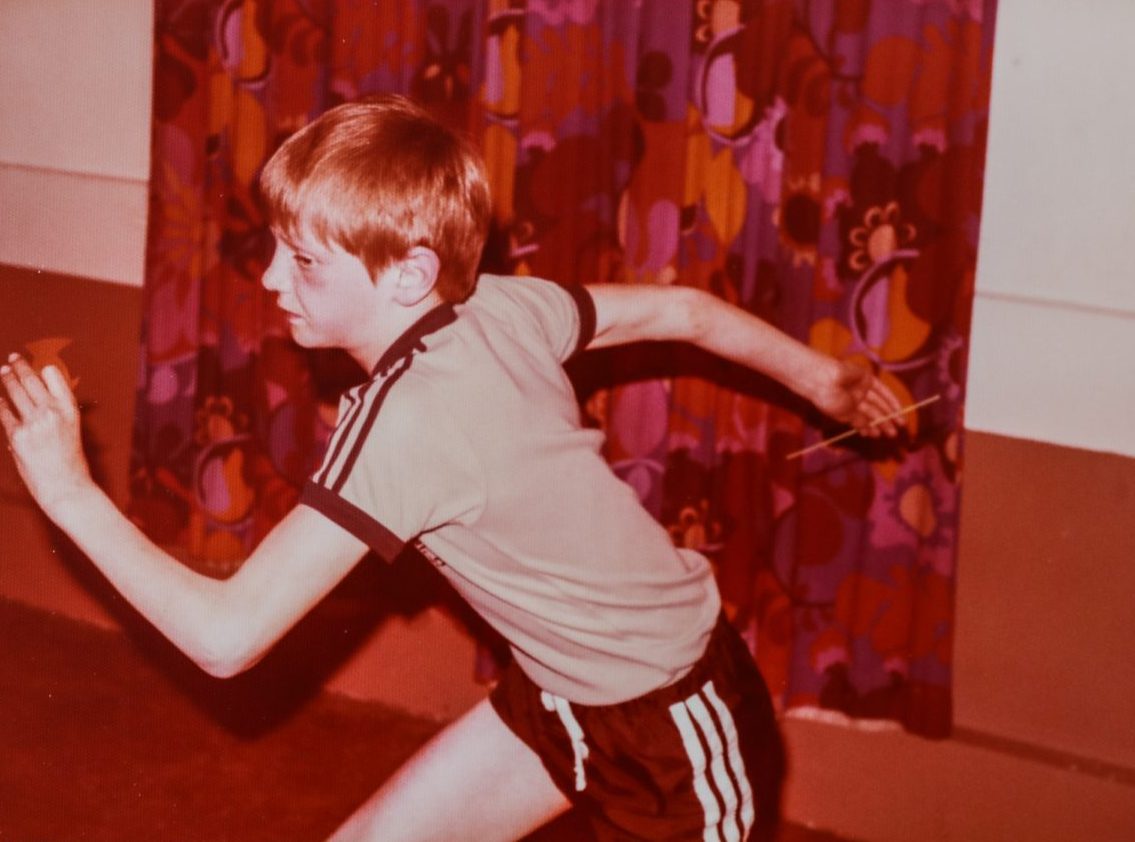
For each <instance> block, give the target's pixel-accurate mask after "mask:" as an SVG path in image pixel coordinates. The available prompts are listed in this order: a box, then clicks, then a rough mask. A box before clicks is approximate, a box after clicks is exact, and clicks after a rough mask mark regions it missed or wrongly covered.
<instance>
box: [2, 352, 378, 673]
mask: <svg viewBox="0 0 1135 842" xmlns="http://www.w3.org/2000/svg"><path fill="white" fill-rule="evenodd" d="M0 381H2V382H3V385H4V389H5V391H6V393H7V396H8V397H7V400H4V399H3V398H2V397H0V424H2V426H3V429H4V433H5V435H6V437H7V439H8V446H9V449H10V450H11V452H12V456H13V458H14V459H15V462H16V467H17V469H18V470H19V472H20V476H21V477H22V478H23V480H24V482H25V484H26V485H27V487H28V490H29V491H30V492H31V494H32V496H33V497H34V498H35V499H36V501H37V502H38V503H39V505H40V506H41V508H42V509H43V510H44V512H45V513H46V514H47V516H48V517H50V518H51V520H53V521H54V522H55V523H56V525H57V526H59V527H60V528H61V529H62V530H63V531H64V532H65V533H66V534H67V535H68V536H69V537H70V538H71V539H72V540H73V541H74V542H75V543H76V545H78V547H79V548H80V549H81V550H82V551H83V552H84V553H85V554H86V555H87V556H88V557H89V558H90V559H91V560H92V561H93V562H94V564H95V566H97V567H98V568H99V570H100V571H102V573H103V574H104V575H105V576H106V577H107V579H109V580H110V582H111V584H113V585H114V586H115V588H117V589H118V591H119V592H120V593H121V594H122V595H123V596H124V597H125V598H126V599H127V601H129V602H130V603H131V604H132V605H133V606H134V607H135V608H137V609H138V610H139V611H140V612H141V613H142V615H143V616H145V617H146V619H148V620H149V621H150V622H151V623H153V624H154V625H155V626H156V627H157V628H158V629H159V631H161V632H162V633H163V634H164V635H165V636H166V637H168V638H169V639H170V640H171V641H172V642H173V643H174V644H175V645H176V646H177V647H178V648H179V649H181V650H182V651H183V652H185V654H186V655H188V656H189V657H190V658H192V659H193V660H194V661H195V662H196V663H197V664H198V665H199V666H200V667H201V668H202V669H204V670H206V671H207V672H209V673H211V674H212V675H216V676H219V677H227V676H231V675H234V674H236V673H238V672H240V671H242V670H243V669H245V668H247V667H249V666H251V665H252V664H254V663H255V662H256V661H257V660H259V659H260V657H261V656H262V655H263V654H264V653H265V652H266V651H267V650H268V649H269V648H270V647H271V646H272V644H273V643H275V642H276V641H277V640H278V639H279V638H280V637H282V636H283V634H284V633H285V632H286V631H287V630H288V629H289V628H291V626H293V625H294V624H295V623H296V621H298V620H299V618H300V617H302V616H303V615H304V614H305V613H307V611H308V610H309V609H310V608H311V607H312V606H314V605H315V603H317V602H318V601H319V600H320V599H322V597H323V596H324V595H326V594H327V592H328V591H330V590H331V588H332V587H334V586H335V584H336V583H337V582H338V581H339V580H340V579H342V578H343V577H344V576H345V575H346V574H347V572H348V571H350V569H351V568H352V567H353V566H354V565H355V563H356V562H357V561H358V560H359V559H360V558H361V557H362V556H363V554H364V553H365V551H366V545H365V544H363V543H362V542H361V541H359V540H358V539H357V538H355V537H354V536H353V535H351V534H350V533H349V532H347V531H346V530H344V529H343V528H341V527H340V526H338V525H336V524H335V523H333V522H332V521H330V520H328V519H327V518H325V517H323V516H322V515H321V514H319V513H318V512H316V511H315V510H313V509H310V508H308V507H306V506H299V507H297V508H296V509H294V510H293V511H292V512H291V513H290V514H289V515H288V516H287V517H286V518H285V519H284V520H283V521H281V522H280V524H279V525H278V526H277V527H276V528H275V529H274V530H273V531H272V532H271V533H270V534H269V535H268V536H267V537H266V538H265V539H264V540H263V541H262V542H261V543H260V546H258V547H257V548H256V550H255V552H254V553H253V554H252V556H251V557H250V558H249V559H248V560H247V561H246V562H245V563H244V565H243V566H242V567H241V569H240V570H239V571H238V572H237V573H236V574H235V575H234V576H232V577H231V578H229V579H227V580H224V581H219V580H216V579H211V578H209V577H207V576H202V575H200V574H197V573H194V572H193V571H192V570H190V569H189V568H187V567H185V566H184V565H182V564H181V563H179V562H177V561H175V560H174V559H173V558H172V557H170V556H169V555H167V554H166V553H164V552H162V551H161V550H160V549H159V548H158V547H157V546H155V545H154V544H153V543H152V542H150V540H149V539H148V538H146V536H145V535H143V534H142V532H141V531H140V530H139V529H138V528H137V527H136V526H135V525H134V524H133V523H131V522H130V521H129V520H128V519H127V518H126V517H125V516H124V515H123V514H122V513H121V512H120V511H118V509H117V508H116V507H115V506H114V504H113V503H112V502H111V500H110V498H108V497H107V496H106V494H105V493H103V491H102V489H100V488H99V487H98V486H97V485H95V483H94V482H93V481H92V480H91V477H90V473H89V471H88V469H87V463H86V459H85V457H84V456H83V452H82V446H81V443H80V432H79V411H78V407H77V406H76V404H75V398H74V396H73V395H72V393H71V389H70V387H69V386H68V384H67V382H66V380H65V379H64V377H63V375H62V374H60V372H59V370H58V369H57V368H54V367H52V366H49V367H47V368H45V369H44V370H43V373H42V375H40V374H37V373H36V372H35V371H34V370H33V369H32V368H31V366H29V365H28V364H27V362H26V361H24V360H23V359H21V358H19V357H15V356H13V357H12V358H10V359H9V361H8V363H7V364H6V365H4V366H3V367H2V368H0Z"/></svg>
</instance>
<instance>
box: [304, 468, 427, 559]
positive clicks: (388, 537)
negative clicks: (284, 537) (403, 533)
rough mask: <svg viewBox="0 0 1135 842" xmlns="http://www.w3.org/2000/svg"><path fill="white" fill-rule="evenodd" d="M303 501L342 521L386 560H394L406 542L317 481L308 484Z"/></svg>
mask: <svg viewBox="0 0 1135 842" xmlns="http://www.w3.org/2000/svg"><path fill="white" fill-rule="evenodd" d="M299 501H300V503H301V504H303V505H305V506H308V507H310V508H312V509H315V510H316V511H317V512H319V513H320V514H322V515H324V516H325V517H327V518H329V519H331V520H332V521H334V522H335V523H337V524H339V526H341V527H343V528H344V529H346V530H347V531H348V532H350V533H351V534H352V535H354V536H355V537H356V538H358V539H359V540H360V541H362V542H363V543H364V544H366V545H367V546H368V547H370V548H371V549H372V550H374V551H375V552H376V553H378V554H379V555H380V556H381V557H382V558H383V559H384V560H386V561H393V560H394V557H395V556H397V555H398V554H399V553H400V552H402V548H403V547H404V546H405V545H406V542H405V541H403V540H402V539H400V538H399V537H398V536H397V535H395V534H394V533H393V532H391V531H390V530H389V529H387V528H386V527H385V526H383V525H382V524H381V523H379V522H378V521H377V520H375V519H374V518H373V517H371V516H370V515H369V514H367V513H366V512H364V511H363V510H362V509H360V508H359V507H358V506H356V505H354V504H353V503H351V502H350V501H348V500H344V499H343V498H342V497H340V496H339V495H338V494H336V493H335V492H333V491H329V490H327V489H326V488H324V487H323V486H322V485H319V484H317V483H315V482H311V481H309V482H308V483H307V484H306V485H305V486H304V488H303V491H302V492H301V493H300V500H299Z"/></svg>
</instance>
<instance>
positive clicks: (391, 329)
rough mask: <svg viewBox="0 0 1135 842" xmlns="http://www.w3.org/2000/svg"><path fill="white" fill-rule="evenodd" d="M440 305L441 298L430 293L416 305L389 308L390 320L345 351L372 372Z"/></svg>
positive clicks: (434, 293)
mask: <svg viewBox="0 0 1135 842" xmlns="http://www.w3.org/2000/svg"><path fill="white" fill-rule="evenodd" d="M441 303H443V302H442V299H441V296H439V295H438V294H437V293H436V292H432V293H430V294H429V295H427V296H426V297H425V298H423V299H422V300H421V301H419V302H417V303H416V304H413V305H409V306H399V307H396V308H391V311H390V312H389V315H390V318H389V319H386V320H384V322H383V324H382V325H381V326H378V327H377V328H376V330H375V331H374V333H373V334H372V335H371V336H370V337H368V339H367V341H366V342H364V343H361V344H360V345H359V346H358V347H355V348H347V349H345V350H346V351H347V353H348V354H350V355H351V357H352V358H353V359H354V360H355V362H357V363H358V364H359V365H360V366H362V367H363V369H364V370H365V371H367V372H372V371H374V369H375V366H377V365H378V362H379V360H381V359H382V357H383V355H384V354H385V353H386V352H387V351H389V350H390V349H391V348H392V347H393V346H394V344H395V343H396V342H397V341H398V340H399V339H401V338H402V337H403V336H404V335H405V334H406V331H408V330H409V329H410V328H411V327H413V326H414V325H415V324H416V323H417V322H418V321H419V320H420V319H421V318H422V317H423V316H424V315H426V313H429V312H430V311H431V310H433V309H434V308H436V307H437V306H438V305H440V304H441Z"/></svg>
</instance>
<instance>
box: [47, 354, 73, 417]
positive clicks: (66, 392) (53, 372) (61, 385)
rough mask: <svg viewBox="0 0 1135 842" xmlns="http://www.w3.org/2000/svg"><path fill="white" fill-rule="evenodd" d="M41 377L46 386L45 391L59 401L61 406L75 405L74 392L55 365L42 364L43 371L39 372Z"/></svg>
mask: <svg viewBox="0 0 1135 842" xmlns="http://www.w3.org/2000/svg"><path fill="white" fill-rule="evenodd" d="M40 376H41V377H42V378H43V384H44V386H46V387H47V391H48V392H49V393H50V394H51V396H52V397H53V398H55V399H56V400H57V401H59V402H60V403H61V404H62V405H63V406H66V407H72V408H73V407H74V406H75V393H74V392H72V391H71V385H70V384H69V383H68V382H67V378H66V377H64V376H63V372H61V371H60V370H59V368H58V367H57V366H54V365H48V366H44V368H43V371H42V372H40Z"/></svg>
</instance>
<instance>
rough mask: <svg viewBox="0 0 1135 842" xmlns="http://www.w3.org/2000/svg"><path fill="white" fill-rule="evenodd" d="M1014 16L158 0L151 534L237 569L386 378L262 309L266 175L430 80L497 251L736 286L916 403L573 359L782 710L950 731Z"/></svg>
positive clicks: (665, 353)
mask: <svg viewBox="0 0 1135 842" xmlns="http://www.w3.org/2000/svg"><path fill="white" fill-rule="evenodd" d="M995 5H996V3H995V0H873V1H872V0H839V2H836V0H826V1H824V0H763V1H762V2H754V0H636V2H633V3H631V2H627V3H621V2H620V3H615V2H611V3H600V2H599V0H526V1H525V0H479V2H474V0H465V2H459V0H454V1H453V2H445V3H442V2H430V0H405V2H398V3H389V2H365V0H338V2H334V0H226V2H218V0H159V2H158V3H157V16H156V36H155V37H156V52H155V58H156V69H155V94H154V130H153V172H152V202H151V209H150V235H149V251H148V258H147V279H146V291H145V294H146V298H147V304H146V312H147V316H146V321H145V326H144V337H143V345H144V358H143V366H142V372H141V380H140V391H139V400H138V410H137V424H136V431H135V433H136V435H135V440H136V448H135V457H134V475H133V476H134V489H133V490H134V498H133V499H134V502H133V514H134V517H135V519H136V520H137V521H138V522H139V523H140V524H141V525H142V526H143V527H144V528H145V529H146V530H147V532H148V533H149V534H150V535H151V536H153V537H154V538H155V539H157V540H159V541H161V542H163V543H166V544H170V545H177V546H182V547H185V548H187V550H188V551H189V555H190V557H191V559H192V562H191V563H194V564H196V565H198V566H200V567H201V568H202V569H204V570H207V571H211V572H214V573H216V574H217V575H224V574H226V573H227V572H230V571H231V570H232V569H234V568H235V566H236V565H238V564H239V561H240V559H241V558H242V557H244V555H245V554H246V553H247V551H248V549H249V548H250V547H252V546H254V545H255V543H256V542H257V541H258V540H259V539H260V537H262V536H263V534H264V533H265V532H266V531H267V530H268V529H269V528H270V527H271V525H272V524H273V523H275V522H276V520H277V519H278V518H279V517H280V515H281V514H282V513H283V512H284V511H286V510H287V509H288V508H289V507H290V506H291V505H292V504H293V503H294V501H295V499H296V497H297V492H298V488H299V487H300V485H301V484H302V482H303V479H304V478H305V477H306V476H307V474H308V472H309V471H310V470H311V469H312V468H313V466H314V465H315V464H316V463H317V461H318V458H319V456H320V453H321V449H322V447H323V445H324V444H325V442H326V440H327V437H328V435H329V432H330V430H331V426H332V424H333V420H334V403H335V397H336V388H337V387H338V386H341V385H342V384H343V383H344V382H346V381H349V380H350V379H351V378H353V377H357V376H358V372H355V371H353V370H351V369H350V368H349V367H347V366H344V364H343V363H342V361H341V360H340V359H339V358H336V357H335V356H334V355H328V354H324V353H311V352H304V351H302V350H300V349H298V348H296V347H295V346H294V345H293V344H292V343H291V342H290V341H289V340H288V338H287V329H286V325H285V324H284V323H283V322H282V321H281V320H280V319H279V317H278V316H277V315H276V314H275V312H274V309H273V307H272V305H271V302H270V300H269V299H268V296H267V295H266V294H265V293H264V292H263V291H262V290H261V289H260V287H259V284H258V279H259V274H260V272H261V270H262V269H263V267H264V265H265V260H266V257H267V249H268V247H269V243H268V238H267V237H266V234H265V230H264V222H263V218H262V216H261V212H260V210H259V208H258V207H257V204H256V198H255V182H256V176H257V172H258V170H259V168H260V166H261V165H262V164H263V162H264V160H265V159H266V157H267V156H268V155H269V154H271V152H272V150H273V149H274V148H275V147H276V146H277V145H278V144H279V142H280V141H281V140H282V139H283V138H284V137H286V136H287V135H288V134H289V133H291V132H292V131H294V130H295V129H297V128H298V127H300V126H301V125H303V124H304V123H306V122H307V121H308V120H310V119H311V118H313V117H314V116H316V115H317V114H319V113H320V112H322V111H323V110H325V109H326V108H328V107H330V106H331V105H334V104H336V103H337V102H340V101H343V100H346V99H351V98H353V97H356V96H358V95H361V94H365V93H370V92H376V91H400V92H405V93H408V94H410V95H412V96H414V97H415V98H417V99H418V100H419V101H421V102H423V103H425V104H426V105H427V106H429V107H430V108H431V109H433V110H434V111H435V112H436V113H437V114H438V115H439V116H440V117H442V118H443V119H445V120H446V121H448V122H449V123H451V124H452V125H454V126H455V127H457V128H459V129H460V130H463V131H466V132H468V133H470V134H471V135H472V136H473V137H474V138H475V139H476V140H477V141H478V142H479V143H480V145H481V147H482V149H483V151H484V153H485V156H486V160H487V162H488V166H489V171H490V177H491V180H492V186H493V190H494V201H495V210H496V231H495V233H494V237H493V238H492V241H491V243H490V246H489V248H488V249H487V254H486V261H487V265H490V266H492V267H493V268H495V269H498V270H504V271H511V272H517V273H531V274H536V275H540V276H543V277H547V278H551V279H553V280H556V281H558V282H561V283H566V284H572V283H582V282H589V281H609V282H618V283H650V284H683V285H689V286H696V287H700V288H703V289H707V290H711V291H712V292H713V293H714V294H716V295H719V296H721V297H723V298H725V299H727V300H729V301H731V302H734V303H736V304H738V305H740V306H742V307H745V308H747V309H749V310H750V311H752V312H754V313H756V314H758V315H760V316H762V317H763V318H766V319H768V320H770V321H771V322H773V323H774V324H776V325H778V326H780V327H781V328H783V329H784V330H786V331H788V332H790V333H791V334H793V335H795V336H797V337H798V338H800V339H802V340H804V341H806V342H808V343H810V344H811V345H813V346H814V347H817V348H821V349H823V350H825V351H827V352H830V353H832V354H834V355H836V356H839V357H843V358H850V359H856V360H859V361H861V362H862V363H864V364H865V365H870V366H871V367H872V368H874V369H875V370H876V371H877V372H878V373H879V374H880V376H881V377H882V378H883V379H884V380H885V381H886V382H887V383H888V384H889V385H890V386H891V388H893V389H894V390H895V391H896V392H897V393H898V395H899V396H900V397H901V398H902V399H903V400H904V401H905V402H907V403H912V404H913V403H916V402H919V403H922V402H925V403H924V405H923V407H922V408H921V409H919V410H918V411H917V412H916V413H913V414H912V415H911V417H910V425H909V433H908V435H907V436H906V437H905V438H904V439H903V440H902V441H901V442H900V443H898V444H885V443H884V444H879V443H867V442H862V441H856V440H850V441H848V442H845V443H841V445H840V446H836V447H832V448H825V449H820V450H817V451H813V452H810V453H808V454H806V455H805V456H803V457H801V458H790V457H791V454H792V452H793V451H796V450H799V449H802V448H803V447H805V446H807V445H809V444H812V443H814V442H816V441H818V440H819V439H821V438H822V437H823V436H824V435H826V434H830V433H831V432H832V429H831V428H829V427H826V426H825V425H824V422H823V421H822V419H819V418H817V417H815V416H814V415H812V414H810V413H809V412H808V411H807V408H806V407H804V406H802V405H801V404H800V403H799V402H798V401H794V400H793V399H792V398H791V396H787V395H785V394H784V393H783V392H781V391H777V390H776V389H774V388H772V387H771V386H770V384H768V383H765V382H763V381H761V380H760V378H756V377H753V376H750V375H748V374H746V373H744V372H741V371H738V370H736V369H735V368H733V367H730V366H729V365H726V364H722V363H719V362H716V361H713V360H709V359H706V358H704V357H703V356H698V355H697V354H693V353H691V352H690V351H689V350H688V349H682V348H670V347H656V348H647V349H642V348H637V349H636V348H632V349H629V350H627V351H622V352H616V353H601V354H597V355H592V356H591V358H590V359H587V358H585V359H584V360H582V361H581V362H580V363H579V365H578V366H577V368H576V369H575V371H574V373H575V374H576V376H577V380H578V382H579V383H580V389H581V393H582V395H583V398H584V400H585V406H584V408H585V413H586V417H587V419H588V420H589V422H590V423H594V424H596V425H599V426H602V427H603V428H604V429H605V430H606V432H607V434H608V450H607V456H608V458H609V460H610V462H611V464H612V466H613V467H614V469H615V470H616V471H617V472H618V473H619V474H620V475H621V476H622V477H623V478H624V479H626V481H627V482H629V483H630V484H631V485H632V486H633V487H634V488H635V489H636V490H637V491H638V493H639V494H640V496H641V498H642V499H643V501H644V502H645V503H646V505H647V506H648V507H649V508H650V510H651V511H652V512H653V513H654V514H655V515H656V516H657V517H658V518H659V519H660V520H661V521H662V522H663V523H664V524H665V526H666V527H667V529H668V530H669V531H670V533H671V535H672V536H673V538H674V540H675V542H676V543H678V544H682V545H685V546H693V547H698V548H700V549H701V550H703V551H704V552H706V553H707V554H708V555H709V556H710V557H711V558H712V559H713V561H714V563H715V565H716V568H717V571H718V574H719V579H720V582H721V585H722V590H723V594H724V597H725V601H726V607H727V611H728V613H729V614H730V617H731V618H732V620H733V621H734V623H735V624H736V625H737V626H738V627H739V628H740V629H741V630H742V632H743V633H744V634H745V635H746V636H747V639H748V640H749V642H750V645H751V646H752V648H753V651H754V653H755V655H756V657H757V659H758V661H759V662H760V664H761V667H762V670H763V671H764V673H765V676H766V677H767V679H768V680H769V683H770V685H771V687H772V689H773V692H774V695H776V697H777V699H778V702H779V703H780V705H781V706H782V708H785V709H787V708H800V707H805V708H827V709H832V710H837V711H842V712H843V713H846V714H849V715H851V716H853V717H880V718H886V719H892V720H898V721H900V722H902V723H903V724H904V725H905V726H906V727H907V728H909V729H910V730H912V731H915V732H917V733H922V734H926V735H932V736H941V735H944V734H946V733H948V731H949V727H950V719H951V713H950V663H951V655H950V646H951V639H952V628H953V594H954V562H955V557H956V548H957V513H958V494H959V476H960V469H961V459H962V441H961V435H962V428H961V413H962V407H963V399H964V390H965V380H964V378H965V360H966V348H967V339H968V334H969V313H970V305H971V299H972V291H973V276H974V269H975V261H976V243H977V231H978V222H979V218H980V209H981V185H982V167H983V162H984V141H985V134H986V117H987V114H988V89H989V74H990V66H991V53H992V34H993V18H994V11H995Z"/></svg>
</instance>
